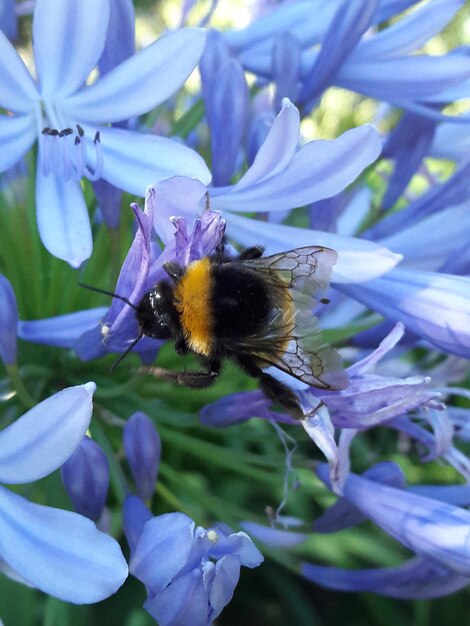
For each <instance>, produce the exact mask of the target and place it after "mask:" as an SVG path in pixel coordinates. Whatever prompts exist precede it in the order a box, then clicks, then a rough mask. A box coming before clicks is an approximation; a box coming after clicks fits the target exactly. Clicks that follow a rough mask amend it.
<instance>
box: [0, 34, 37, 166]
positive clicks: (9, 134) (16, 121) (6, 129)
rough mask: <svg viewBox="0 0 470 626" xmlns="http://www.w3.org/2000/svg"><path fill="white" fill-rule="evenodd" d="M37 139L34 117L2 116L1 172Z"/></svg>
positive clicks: (0, 118)
mask: <svg viewBox="0 0 470 626" xmlns="http://www.w3.org/2000/svg"><path fill="white" fill-rule="evenodd" d="M0 34H1V33H0ZM35 139H36V126H35V123H34V117H33V116H32V115H13V116H12V117H9V116H7V115H0V141H1V143H2V150H1V152H0V172H4V171H5V170H7V169H8V168H9V167H11V166H12V165H14V164H15V163H16V162H17V161H19V160H20V159H21V157H22V156H23V154H25V152H27V151H28V150H29V148H30V147H31V146H32V144H33V142H34V140H35Z"/></svg>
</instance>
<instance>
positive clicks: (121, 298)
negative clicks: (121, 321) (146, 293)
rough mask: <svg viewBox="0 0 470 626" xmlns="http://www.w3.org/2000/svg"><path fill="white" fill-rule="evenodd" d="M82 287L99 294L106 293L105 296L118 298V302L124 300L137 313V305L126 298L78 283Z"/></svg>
mask: <svg viewBox="0 0 470 626" xmlns="http://www.w3.org/2000/svg"><path fill="white" fill-rule="evenodd" d="M78 284H79V285H80V287H84V288H85V289H89V290H90V291H96V292H97V293H104V295H105V296H112V297H113V298H117V299H118V300H122V301H123V302H125V303H126V304H128V305H129V306H130V307H132V308H133V309H134V311H137V307H136V306H135V304H132V302H131V301H130V300H129V298H125V297H124V296H120V295H119V294H117V293H113V292H112V291H106V289H99V288H98V287H92V286H91V285H85V283H78Z"/></svg>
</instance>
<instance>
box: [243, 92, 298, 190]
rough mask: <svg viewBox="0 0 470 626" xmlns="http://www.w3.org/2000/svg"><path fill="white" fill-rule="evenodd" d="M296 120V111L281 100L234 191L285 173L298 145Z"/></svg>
mask: <svg viewBox="0 0 470 626" xmlns="http://www.w3.org/2000/svg"><path fill="white" fill-rule="evenodd" d="M299 132H300V117H299V111H298V109H297V107H295V106H294V105H293V104H292V103H291V102H289V100H287V99H284V100H283V102H282V109H281V111H280V113H279V114H278V115H277V117H276V118H275V119H274V121H273V123H272V126H271V128H270V130H269V133H268V136H267V137H266V140H265V141H264V142H263V144H262V145H261V147H260V149H259V150H258V153H257V155H256V157H255V160H254V161H253V165H252V166H251V167H250V168H249V169H248V170H247V172H246V173H245V174H244V175H243V176H242V177H241V179H240V180H239V181H238V183H237V185H236V187H237V189H238V190H240V189H245V188H247V187H248V188H249V187H250V185H255V184H256V183H258V182H260V181H262V180H264V179H268V178H270V177H271V176H276V175H277V174H280V173H281V172H282V171H284V170H285V169H286V167H287V166H288V165H289V163H290V162H291V161H292V158H293V157H294V154H295V151H296V150H297V146H298V144H299Z"/></svg>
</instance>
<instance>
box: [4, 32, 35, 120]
mask: <svg viewBox="0 0 470 626" xmlns="http://www.w3.org/2000/svg"><path fill="white" fill-rule="evenodd" d="M0 59H1V61H0V106H2V107H3V108H5V109H7V110H8V111H13V112H15V113H30V112H31V109H32V108H33V106H34V103H35V102H36V101H37V99H38V97H39V95H38V91H37V88H36V85H35V83H34V81H33V79H32V78H31V74H30V73H29V72H28V70H27V69H26V66H25V64H24V63H23V61H22V59H21V57H20V56H19V54H18V53H17V52H16V50H15V48H14V47H13V46H12V44H11V43H10V42H9V41H8V39H7V38H6V36H5V35H4V34H3V32H2V31H0Z"/></svg>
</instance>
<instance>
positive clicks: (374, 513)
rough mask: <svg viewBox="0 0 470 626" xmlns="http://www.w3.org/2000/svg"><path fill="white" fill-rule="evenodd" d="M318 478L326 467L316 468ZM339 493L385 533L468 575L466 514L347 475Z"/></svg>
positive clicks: (469, 520) (469, 548)
mask: <svg viewBox="0 0 470 626" xmlns="http://www.w3.org/2000/svg"><path fill="white" fill-rule="evenodd" d="M317 472H319V473H320V474H321V478H322V480H323V479H324V477H325V478H326V476H327V472H328V469H327V467H326V466H325V464H322V465H321V466H319V467H318V469H317ZM343 493H344V495H345V497H346V498H348V499H349V500H350V501H351V502H352V503H353V504H354V505H355V506H356V507H357V508H358V509H359V510H360V511H362V512H363V513H364V514H365V515H367V517H368V518H369V519H371V520H372V521H373V522H375V523H376V524H377V525H378V526H380V528H382V529H383V530H385V532H387V533H388V534H389V535H391V536H392V537H394V538H395V539H396V540H397V541H400V542H401V543H402V544H403V545H404V546H406V547H407V548H409V549H410V550H412V551H413V552H416V553H417V554H418V555H420V556H424V557H426V558H429V559H431V560H432V561H433V562H434V563H436V564H437V565H440V566H442V567H445V568H447V569H451V570H452V571H454V572H456V573H458V574H462V575H463V576H470V542H469V532H470V531H469V528H470V513H469V512H468V511H466V510H464V509H460V508H458V507H455V506H452V505H450V504H446V503H445V502H440V501H438V500H432V499H431V498H425V497H423V496H419V495H416V494H413V493H410V492H408V491H404V490H402V489H395V488H393V487H388V486H385V485H381V484H379V483H377V482H375V481H371V480H368V479H366V478H364V477H360V476H356V475H355V474H349V476H348V479H347V481H346V483H345V485H344V488H343Z"/></svg>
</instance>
